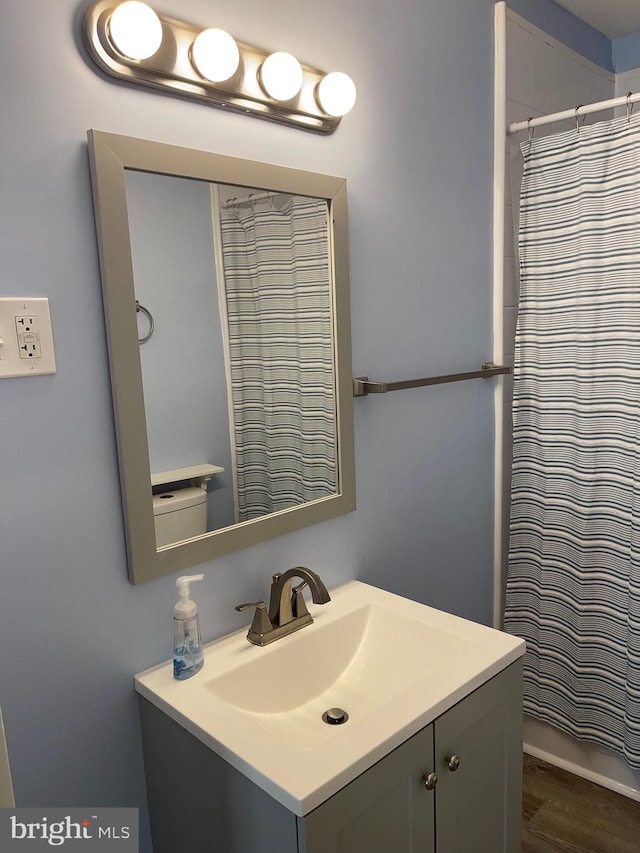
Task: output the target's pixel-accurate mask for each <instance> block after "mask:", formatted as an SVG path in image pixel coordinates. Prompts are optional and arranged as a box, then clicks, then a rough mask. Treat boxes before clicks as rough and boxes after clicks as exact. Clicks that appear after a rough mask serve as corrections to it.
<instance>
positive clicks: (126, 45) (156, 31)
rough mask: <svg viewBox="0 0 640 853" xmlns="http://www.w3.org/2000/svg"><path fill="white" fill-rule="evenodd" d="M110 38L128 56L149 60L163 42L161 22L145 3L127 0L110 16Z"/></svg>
mask: <svg viewBox="0 0 640 853" xmlns="http://www.w3.org/2000/svg"><path fill="white" fill-rule="evenodd" d="M109 38H110V39H111V41H112V42H113V44H114V46H115V48H116V50H117V51H118V52H119V53H121V54H122V55H123V56H126V57H127V58H128V59H148V58H149V57H150V56H153V54H154V53H156V51H157V50H158V48H159V47H160V45H161V44H162V24H161V23H160V18H159V17H158V16H157V15H156V13H155V12H154V11H153V9H152V8H151V7H150V6H147V5H146V3H140V2H138V0H127V2H126V3H121V4H120V5H119V6H117V7H116V8H115V9H114V11H113V14H112V15H111V16H110V17H109Z"/></svg>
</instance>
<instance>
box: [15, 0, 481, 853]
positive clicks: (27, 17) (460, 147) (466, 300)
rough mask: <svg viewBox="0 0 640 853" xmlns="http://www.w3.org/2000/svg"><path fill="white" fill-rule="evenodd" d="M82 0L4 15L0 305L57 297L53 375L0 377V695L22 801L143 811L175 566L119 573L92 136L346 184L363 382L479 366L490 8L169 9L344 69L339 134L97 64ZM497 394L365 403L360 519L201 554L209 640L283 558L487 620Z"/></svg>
mask: <svg viewBox="0 0 640 853" xmlns="http://www.w3.org/2000/svg"><path fill="white" fill-rule="evenodd" d="M88 5H89V4H88V3H86V2H81V3H80V4H79V3H77V2H76V0H50V2H48V3H37V4H36V3H25V2H24V0H4V3H3V13H2V27H1V28H0V55H1V56H2V57H3V67H4V68H5V70H6V69H8V68H13V69H14V71H13V72H12V73H11V74H9V73H4V74H2V75H1V76H0V103H1V104H2V123H3V131H2V143H1V144H2V154H3V156H2V158H0V173H1V174H0V186H1V187H2V195H1V198H2V203H1V205H0V265H1V269H2V276H1V277H0V295H7V296H14V295H45V296H48V297H49V299H50V303H51V313H52V320H53V331H54V338H55V345H56V359H57V366H58V372H57V374H56V375H55V376H43V377H35V378H31V379H9V380H2V381H0V394H1V404H0V436H1V441H2V443H1V444H0V470H1V471H2V489H1V490H0V495H1V496H0V545H1V547H0V565H1V566H2V574H1V583H2V589H1V592H0V641H1V644H2V645H1V647H2V650H3V654H2V656H1V657H0V703H1V704H2V707H3V711H4V716H5V725H6V728H7V738H8V743H9V750H10V756H11V760H12V765H13V771H14V781H15V789H16V797H17V801H18V803H19V804H20V805H23V806H27V805H34V806H35V805H39V806H47V805H65V806H70V805H102V806H114V805H140V806H141V807H143V806H144V780H143V768H142V759H141V752H140V740H139V734H138V720H137V711H136V703H135V699H134V693H133V689H132V677H133V674H134V673H135V672H137V671H140V670H142V669H144V668H146V667H148V666H150V665H152V664H155V663H157V662H159V661H161V660H163V659H167V658H168V657H169V655H170V652H171V611H172V606H173V603H174V599H175V578H174V577H167V578H163V579H161V580H157V581H153V582H151V583H149V584H146V585H144V586H142V587H138V588H134V587H132V586H130V585H129V583H128V581H127V577H126V564H125V551H124V538H123V528H122V519H121V511H120V499H119V487H118V474H117V464H116V454H115V442H114V431H113V422H112V411H111V400H110V391H109V377H108V367H107V353H106V345H105V335H104V321H103V312H102V303H101V294H100V280H99V270H98V259H97V250H96V239H95V230H94V223H93V214H92V202H91V190H90V181H89V169H88V162H87V151H86V143H85V138H86V137H85V134H86V131H87V129H88V128H90V127H95V128H97V129H101V130H108V131H112V132H116V133H125V134H130V135H133V136H142V137H147V138H151V139H156V140H160V141H163V142H168V143H173V144H178V145H186V146H193V147H199V148H205V149H207V150H211V151H217V152H220V153H223V154H233V155H235V156H239V157H246V158H255V159H260V160H265V161H269V162H273V163H276V164H284V165H288V166H293V167H296V168H301V169H309V170H316V171H320V172H326V173H331V174H337V175H343V176H346V178H347V179H348V188H349V211H350V212H349V221H350V241H351V286H352V312H353V320H352V335H353V368H354V374H355V375H363V374H368V375H369V376H370V377H372V378H375V379H390V380H393V379H408V378H411V377H417V376H421V375H426V374H431V373H449V372H455V371H457V370H466V369H475V368H477V367H478V366H479V365H480V364H481V362H482V361H484V360H486V359H487V358H489V357H490V354H491V233H492V229H491V201H492V179H491V168H492V118H491V116H492V86H493V83H492V26H493V0H447V2H428V3H425V2H424V0H403V2H402V4H401V5H400V6H399V5H398V3H397V2H396V0H324V2H323V3H322V4H321V13H320V12H319V11H318V10H319V9H320V7H319V6H317V5H316V4H313V5H311V4H308V3H307V4H301V3H300V2H299V0H279V2H278V3H275V4H273V3H268V4H265V3H264V2H262V0H244V2H242V3H238V2H237V0H218V2H217V3H216V4H215V6H212V4H211V3H210V2H209V0H181V2H180V3H178V2H177V0H174V2H173V3H172V2H171V0H163V4H162V7H161V8H162V11H163V12H165V13H167V14H173V15H175V16H178V17H183V18H184V19H185V20H189V21H193V22H194V23H199V24H201V25H203V26H205V25H221V26H223V27H225V28H227V29H229V30H230V31H231V32H232V33H234V34H235V35H236V36H237V37H238V38H240V39H241V40H244V41H248V42H255V43H256V44H259V45H261V46H263V47H265V48H272V49H290V50H292V51H293V52H295V53H297V54H298V55H299V56H300V58H301V59H303V60H304V61H306V62H308V63H310V64H312V65H318V66H320V67H323V68H327V69H331V68H338V69H343V70H345V71H347V72H348V73H349V74H351V75H352V76H353V78H354V79H355V80H356V82H357V85H358V92H359V94H358V102H357V104H356V107H355V110H354V112H353V113H352V114H351V115H350V116H348V117H347V118H346V119H345V120H344V121H343V123H342V125H341V126H340V128H339V129H338V131H337V132H336V133H335V134H334V135H333V136H331V137H328V138H325V137H321V136H316V135H313V134H310V133H305V132H302V131H298V130H293V129H288V128H285V127H280V126H278V125H275V124H270V123H267V122H261V121H259V120H257V119H251V118H248V117H245V116H240V115H238V116H236V115H228V114H226V113H225V112H224V111H222V110H216V109H213V108H208V107H206V106H203V105H201V104H197V103H189V102H186V101H183V100H180V99H177V98H171V97H163V96H161V95H158V94H156V93H154V92H152V91H146V90H144V89H135V88H133V87H126V86H124V85H120V84H118V83H115V82H112V81H111V80H109V79H107V78H105V77H104V76H101V75H100V74H98V73H96V72H95V71H94V68H93V67H92V66H91V64H90V63H89V61H88V60H87V59H86V57H85V54H84V50H83V48H82V46H81V45H82V38H81V35H80V29H79V27H80V20H81V17H82V13H83V11H84V9H85V8H86V7H87V6H88ZM212 16H214V17H212ZM492 391H493V383H492V381H486V382H485V381H481V380H477V381H474V382H466V383H459V384H454V385H442V386H436V387H434V388H430V389H419V390H414V391H402V392H396V393H394V394H389V395H387V396H383V397H371V398H368V399H362V400H356V401H355V409H356V412H355V415H356V418H355V421H356V436H355V438H356V462H357V487H358V510H357V511H356V512H355V513H352V514H349V515H347V516H344V517H342V518H339V519H336V520H333V521H331V522H327V523H325V524H322V525H319V526H316V527H311V528H308V529H306V530H303V531H300V532H298V533H295V534H291V535H289V536H286V537H282V538H280V539H277V540H274V541H273V542H270V543H267V544H264V545H261V546H259V547H256V548H252V549H249V550H246V551H242V552H239V553H237V554H233V555H230V556H229V557H226V558H224V559H220V560H217V561H215V562H212V563H210V564H206V565H204V566H203V567H202V569H203V570H204V571H205V573H206V578H205V580H204V581H203V582H202V583H200V584H198V589H197V598H198V601H199V604H200V611H201V618H202V628H203V633H204V635H205V638H206V639H207V640H210V639H212V638H214V637H217V636H220V635H221V634H223V633H225V632H228V631H230V630H234V629H237V628H239V627H240V626H242V625H243V624H245V623H246V621H247V620H246V616H245V615H239V614H237V613H235V611H234V609H233V606H234V605H235V604H236V603H237V602H239V601H247V600H249V601H250V600H255V598H256V597H261V596H264V595H265V594H266V592H267V587H268V579H269V576H270V574H271V573H272V572H273V571H275V570H282V569H286V568H288V567H289V566H292V565H296V564H303V565H304V564H307V565H309V566H311V567H312V568H314V569H316V570H317V571H318V572H319V573H320V574H321V576H322V577H323V578H324V580H325V581H326V582H327V585H328V586H329V587H331V586H334V585H336V584H338V583H341V582H343V581H346V580H348V579H350V578H352V577H359V578H361V579H364V580H368V581H371V582H373V583H376V584H379V585H382V586H384V587H387V588H389V589H392V590H394V591H397V592H399V593H402V594H407V595H410V596H412V597H414V598H416V599H418V600H420V601H424V602H428V603H429V604H432V605H435V606H437V607H442V608H445V609H447V610H451V611H454V612H456V613H460V614H462V615H465V616H469V617H472V618H475V619H478V620H483V621H486V622H489V621H490V618H491V598H492V592H491V587H492V524H493V521H492V506H493V498H492V486H493V416H492V407H493V404H492ZM143 827H144V829H143V843H142V848H141V849H142V850H143V851H144V853H148V851H149V849H150V847H149V842H148V835H147V833H146V824H145V822H144V820H143Z"/></svg>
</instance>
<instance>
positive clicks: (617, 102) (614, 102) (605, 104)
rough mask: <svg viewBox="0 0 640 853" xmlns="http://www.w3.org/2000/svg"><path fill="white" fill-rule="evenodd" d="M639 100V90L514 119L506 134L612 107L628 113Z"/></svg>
mask: <svg viewBox="0 0 640 853" xmlns="http://www.w3.org/2000/svg"><path fill="white" fill-rule="evenodd" d="M638 101H640V92H635V93H631V92H629V93H628V94H626V95H623V96H622V97H620V98H612V99H611V100H609V101H598V102H597V103H595V104H586V105H583V104H579V105H578V106H577V107H574V109H572V110H563V111H562V112H560V113H551V115H547V116H539V117H538V118H529V119H527V120H526V121H514V122H512V123H511V124H510V125H509V126H508V127H507V135H508V136H510V135H511V134H512V133H518V132H519V131H521V130H533V128H534V127H541V126H542V125H544V124H551V123H552V122H554V121H562V120H563V119H567V118H575V119H577V118H578V117H579V116H583V115H588V114H589V113H597V112H600V110H610V109H613V108H614V107H626V108H627V111H628V113H629V114H630V113H631V109H632V108H633V104H635V103H637V102H638Z"/></svg>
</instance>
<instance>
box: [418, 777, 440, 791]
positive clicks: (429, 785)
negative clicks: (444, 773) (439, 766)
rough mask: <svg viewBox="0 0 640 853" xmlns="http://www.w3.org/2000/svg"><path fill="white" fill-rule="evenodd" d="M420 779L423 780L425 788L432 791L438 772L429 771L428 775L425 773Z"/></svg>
mask: <svg viewBox="0 0 640 853" xmlns="http://www.w3.org/2000/svg"><path fill="white" fill-rule="evenodd" d="M422 781H423V782H424V787H425V788H426V789H427V791H433V789H434V788H435V787H436V785H437V784H438V774H437V773H429V774H428V775H427V774H425V775H424V776H423V777H422Z"/></svg>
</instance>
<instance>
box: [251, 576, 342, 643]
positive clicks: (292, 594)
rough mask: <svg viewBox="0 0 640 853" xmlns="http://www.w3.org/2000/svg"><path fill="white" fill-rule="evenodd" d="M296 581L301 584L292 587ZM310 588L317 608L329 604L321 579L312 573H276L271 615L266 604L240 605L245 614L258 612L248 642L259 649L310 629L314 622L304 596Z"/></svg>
mask: <svg viewBox="0 0 640 853" xmlns="http://www.w3.org/2000/svg"><path fill="white" fill-rule="evenodd" d="M294 578H299V579H300V580H302V583H299V584H297V586H293V579H294ZM307 585H308V586H309V589H310V590H311V599H312V601H313V603H314V604H326V603H327V602H328V601H331V596H330V595H329V593H328V591H327V588H326V586H325V585H324V584H323V582H322V581H321V580H320V577H319V576H318V575H317V574H316V573H315V572H312V571H311V569H306V568H305V567H304V566H296V567H295V568H293V569H288V570H287V571H286V572H284V573H280V572H277V573H276V574H275V575H274V576H273V582H272V584H271V596H270V598H269V612H268V613H267V605H266V602H264V601H257V602H252V603H247V604H238V605H237V607H236V610H246V609H247V608H248V607H255V609H256V610H255V613H254V614H253V622H252V623H251V627H250V628H249V633H248V634H247V639H248V640H249V642H250V643H253V644H254V645H256V646H266V645H268V644H269V643H272V642H273V641H274V640H278V639H280V637H286V636H287V635H288V634H292V633H293V632H294V631H298V630H299V629H300V628H304V626H305V625H310V624H311V623H312V622H313V619H312V618H311V614H310V613H309V611H308V610H307V605H306V603H305V600H304V595H303V590H304V588H305V587H306V586H307Z"/></svg>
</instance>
